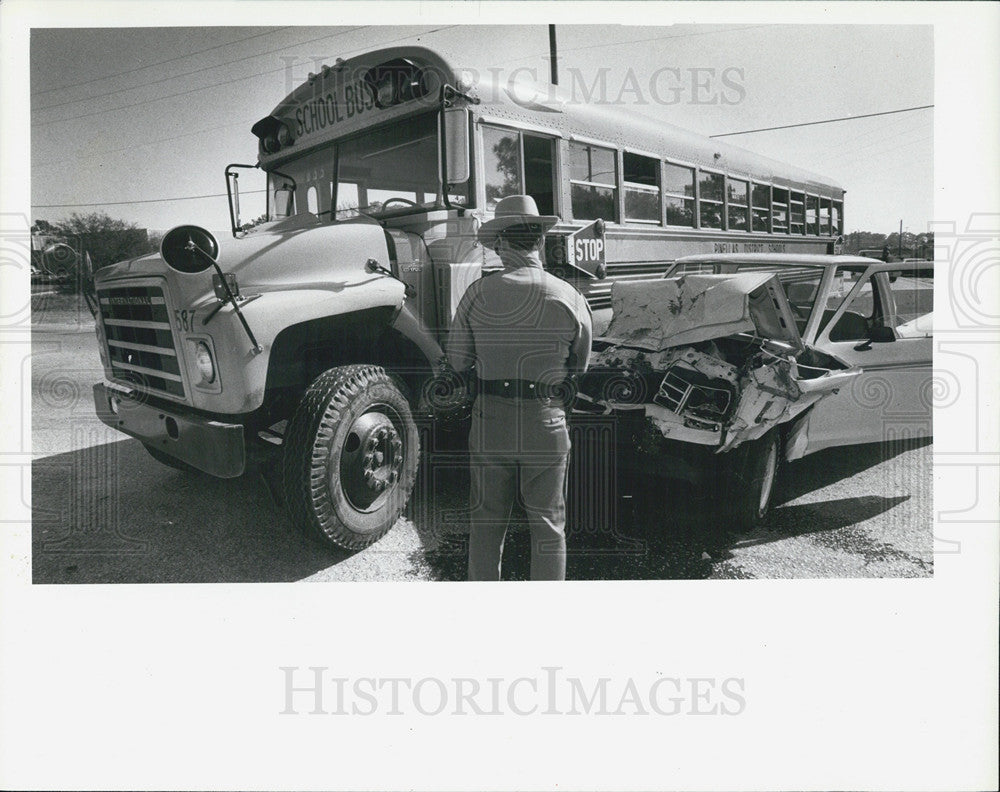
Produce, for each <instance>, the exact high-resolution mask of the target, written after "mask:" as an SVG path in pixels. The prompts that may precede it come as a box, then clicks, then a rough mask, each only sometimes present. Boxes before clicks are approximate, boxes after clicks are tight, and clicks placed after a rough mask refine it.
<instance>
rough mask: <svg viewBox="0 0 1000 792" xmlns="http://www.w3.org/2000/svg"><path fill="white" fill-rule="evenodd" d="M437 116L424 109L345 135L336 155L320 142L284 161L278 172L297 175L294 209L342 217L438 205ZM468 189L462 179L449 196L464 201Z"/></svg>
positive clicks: (456, 202)
mask: <svg viewBox="0 0 1000 792" xmlns="http://www.w3.org/2000/svg"><path fill="white" fill-rule="evenodd" d="M437 119H438V115H437V113H425V114H423V115H420V116H417V117H415V118H409V119H405V120H403V121H398V122H395V123H393V124H391V125H388V126H384V127H381V128H377V129H373V130H370V131H367V132H365V133H363V134H361V135H357V136H355V137H352V138H349V139H347V140H343V141H341V142H339V143H338V144H336V155H335V154H334V147H324V148H322V149H317V150H315V151H312V152H310V153H309V154H306V155H305V156H303V157H301V158H299V159H297V160H294V161H292V162H287V163H285V164H284V165H282V166H281V171H282V173H286V174H288V175H289V176H290V177H291V178H292V179H294V180H295V209H294V211H295V212H296V213H300V214H301V213H305V212H308V213H310V214H314V215H317V216H319V217H320V218H322V219H324V220H325V219H328V218H330V217H331V216H332V217H333V218H334V219H337V220H346V219H349V218H351V217H355V216H357V215H359V214H365V215H370V214H379V213H381V212H382V211H383V209H384V211H387V212H389V211H392V212H395V211H399V210H404V211H405V210H406V209H408V208H409V209H412V208H413V207H419V208H422V209H426V208H430V207H434V206H436V205H438V204H439V203H440V199H439V195H438V193H439V183H440V176H439V174H440V166H439V164H438V123H437ZM335 163H336V165H335ZM335 168H336V170H337V173H336V174H335V173H334V170H335ZM335 176H336V184H334V180H335ZM279 181H280V180H279ZM273 186H274V185H272V189H273ZM467 194H468V193H467V186H466V185H461V186H458V187H453V188H452V189H451V190H450V191H449V199H450V201H451V203H452V205H456V206H466V205H468V201H467ZM334 196H336V202H337V205H336V206H335V207H333V206H331V203H332V200H333V197H334ZM272 219H274V218H272Z"/></svg>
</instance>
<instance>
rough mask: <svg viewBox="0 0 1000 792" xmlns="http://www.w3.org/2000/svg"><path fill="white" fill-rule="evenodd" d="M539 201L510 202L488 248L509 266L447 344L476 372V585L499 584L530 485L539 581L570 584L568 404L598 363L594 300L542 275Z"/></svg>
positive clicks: (486, 234) (457, 361)
mask: <svg viewBox="0 0 1000 792" xmlns="http://www.w3.org/2000/svg"><path fill="white" fill-rule="evenodd" d="M558 219H559V218H557V217H552V216H539V214H538V207H537V206H536V205H535V201H534V199H533V198H531V197H530V196H527V195H513V196H508V197H507V198H504V199H503V200H501V201H500V202H499V203H498V204H497V207H496V212H495V215H494V218H493V219H492V220H490V221H489V222H487V223H484V224H483V225H482V227H481V228H480V229H479V241H480V242H481V243H482V244H483V245H484V246H485V247H488V248H492V249H493V250H495V251H496V252H497V255H499V257H500V261H501V262H502V264H503V270H500V271H497V272H495V273H492V274H489V275H486V276H484V277H483V278H481V279H480V280H478V281H476V282H475V283H473V284H472V285H471V286H470V287H469V289H468V290H467V291H466V293H465V295H464V296H463V297H462V300H461V302H460V303H459V306H458V309H457V311H456V313H455V319H454V321H453V323H452V327H451V332H450V334H449V338H448V345H447V351H448V360H449V362H450V363H451V365H452V366H453V367H454V368H455V370H456V371H459V372H464V371H468V370H469V369H470V368H473V367H474V368H475V375H476V377H477V378H478V395H477V398H476V403H475V406H474V407H473V416H472V429H471V432H470V435H469V448H470V451H471V474H472V482H471V495H470V499H471V500H470V507H471V523H472V524H471V533H470V537H469V579H470V580H499V579H500V562H501V556H502V554H503V543H504V537H505V536H506V533H507V522H508V520H509V519H510V515H511V511H512V509H513V506H514V501H515V498H516V495H517V492H518V489H520V493H521V500H522V503H523V504H524V507H525V511H526V512H527V516H528V525H529V527H530V529H531V579H532V580H565V578H566V469H567V466H568V463H569V450H570V441H569V431H568V429H567V427H566V405H567V404H568V403H569V402H570V401H571V400H572V392H573V385H572V379H573V377H574V376H575V375H578V374H582V373H583V372H584V371H585V370H586V368H587V363H588V360H589V358H590V343H591V335H592V322H591V315H590V308H589V307H588V306H587V301H586V300H585V299H584V297H583V295H582V294H580V293H579V292H578V291H577V290H576V289H574V288H573V287H572V286H570V285H569V284H568V283H566V282H565V281H562V280H560V279H559V278H556V277H555V276H554V275H550V274H549V273H547V272H545V270H544V269H543V268H542V260H541V256H540V253H539V251H540V250H541V247H542V240H543V238H544V235H545V232H546V231H547V230H548V229H549V228H551V227H552V226H553V225H555V223H556V222H557V221H558Z"/></svg>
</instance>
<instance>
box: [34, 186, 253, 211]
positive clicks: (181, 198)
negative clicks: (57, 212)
mask: <svg viewBox="0 0 1000 792" xmlns="http://www.w3.org/2000/svg"><path fill="white" fill-rule="evenodd" d="M262 192H267V190H243V191H242V192H241V193H240V195H249V194H252V193H262ZM225 197H226V193H214V194H212V195H181V196H179V197H177V198H149V199H147V200H145V201H102V202H100V203H83V204H73V203H68V204H32V205H31V208H32V209H68V208H73V207H76V208H81V209H82V208H87V207H93V206H131V205H132V204H149V203H168V202H170V201H197V200H200V199H202V198H225Z"/></svg>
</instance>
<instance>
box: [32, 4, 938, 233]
mask: <svg viewBox="0 0 1000 792" xmlns="http://www.w3.org/2000/svg"><path fill="white" fill-rule="evenodd" d="M557 41H558V49H559V55H560V73H561V77H562V79H561V83H562V84H563V86H565V87H569V86H570V85H571V83H572V80H574V79H577V80H580V81H583V83H585V84H587V85H591V84H592V83H593V82H594V80H595V79H597V78H599V77H601V76H602V75H603V79H604V80H605V81H606V83H605V84H606V85H607V90H606V93H605V94H604V95H605V97H606V101H613V102H616V103H619V104H621V106H623V107H626V108H628V109H631V110H633V111H635V112H639V113H643V114H645V115H648V116H650V117H652V118H655V119H659V120H663V121H666V122H669V123H672V124H675V125H678V126H681V127H685V128H687V129H691V130H694V131H696V132H699V133H702V134H706V135H717V134H724V133H729V132H740V131H744V130H755V129H760V128H764V127H774V126H785V125H791V124H802V123H807V122H815V121H825V120H828V119H835V118H842V117H847V116H861V115H868V114H873V113H885V112H887V111H893V110H900V109H904V108H911V107H921V106H925V105H932V104H933V103H934V74H933V62H934V41H933V30H932V28H931V27H930V26H926V25H909V26H906V25H892V26H888V25H853V26H847V25H844V26H831V25H823V26H819V25H773V24H772V25H765V24H738V25H704V24H699V25H672V26H664V27H642V26H616V25H561V24H560V25H557ZM405 43H420V44H423V45H426V46H429V47H431V48H434V47H440V48H442V49H443V50H446V51H447V52H449V53H451V54H452V56H453V58H454V61H455V62H456V63H457V64H458V65H459V66H461V67H468V68H474V69H479V70H483V69H485V68H500V69H502V70H504V72H503V73H505V74H509V73H511V72H513V71H514V70H515V69H522V72H521V73H520V74H521V75H522V76H523V74H524V71H523V70H527V72H528V73H529V74H530V73H531V72H532V71H534V73H536V74H537V75H538V76H539V78H541V79H543V80H545V79H547V75H548V60H547V59H548V30H547V27H546V25H543V24H536V25H530V26H527V25H522V26H500V25H491V26H485V25H456V24H447V23H440V24H426V25H419V26H399V27H390V26H374V25H368V26H363V25H353V26H350V27H302V26H286V27H276V26H272V27H239V28H237V27H203V28H197V27H189V28H183V27H174V28H113V29H112V28H103V29H102V28H93V29H80V28H63V29H52V28H34V29H33V30H32V31H31V39H30V94H31V99H30V105H31V203H32V220H37V219H45V220H49V221H50V222H52V221H57V220H59V219H61V218H64V217H67V216H68V215H69V214H70V213H72V212H74V211H75V212H80V213H88V212H95V211H99V212H107V213H108V214H110V215H112V216H113V217H117V218H122V219H125V220H128V221H131V222H135V223H137V224H138V225H139V226H142V227H145V228H149V229H151V230H165V229H168V228H171V227H173V226H175V225H179V224H182V223H192V222H194V223H199V224H202V225H205V226H206V227H208V228H210V229H211V230H213V231H215V232H216V233H222V234H225V233H226V232H227V230H228V222H229V220H228V208H227V203H226V198H225V197H224V193H225V181H224V178H223V170H224V168H225V166H226V165H227V164H229V163H231V162H249V163H253V162H255V161H256V138H254V137H253V136H252V135H251V134H250V126H251V125H252V124H253V123H254V121H256V120H257V119H259V118H261V117H263V116H265V115H267V114H268V113H269V112H270V110H271V109H272V108H273V107H274V105H276V104H277V103H278V101H279V100H280V99H281V98H282V97H283V96H284V95H285V94H286V93H288V92H289V91H290V90H291V89H292V88H293V87H295V85H297V84H298V83H300V82H301V81H302V80H304V79H305V78H306V76H307V74H308V73H309V72H310V71H315V70H316V69H317V64H319V63H323V62H327V63H332V62H333V61H334V60H335V59H336V58H338V57H345V58H347V57H350V56H351V55H354V54H358V53H360V52H363V51H365V50H368V49H372V48H377V47H380V46H386V45H389V44H394V45H399V44H405ZM665 69H674V70H677V71H673V72H671V71H664V70H665ZM678 75H679V79H678ZM698 85H700V86H701V87H697V86H698ZM933 113H934V111H933V109H925V110H915V111H910V112H903V113H896V114H892V115H881V116H877V117H873V118H860V119H859V118H852V119H851V120H847V121H839V122H834V123H825V124H815V125H811V126H799V127H794V128H791V129H781V130H774V131H768V132H757V133H755V134H741V135H735V136H729V137H726V138H724V140H726V142H728V143H732V144H735V145H738V146H742V147H744V148H747V149H750V150H752V151H756V152H758V153H761V154H765V155H768V156H772V157H775V158H776V159H779V160H782V161H784V162H788V163H791V164H794V165H797V166H799V167H803V168H806V169H808V170H811V171H814V172H816V173H819V174H822V175H823V176H827V177H830V178H831V179H833V180H834V181H836V182H838V183H840V184H841V185H843V186H844V187H845V188H846V189H847V196H846V199H845V219H846V223H845V230H847V231H853V230H866V231H880V232H883V233H889V232H891V231H894V230H897V229H898V227H899V223H900V220H902V222H903V227H904V229H906V230H909V231H911V232H914V233H918V232H920V231H924V230H926V229H927V226H928V223H929V221H930V220H931V219H932V216H933V178H934V173H933V134H932V133H933ZM220 194H222V197H219V195H220ZM191 196H215V197H207V198H197V197H191ZM164 198H183V200H171V201H161V200H159V199H164Z"/></svg>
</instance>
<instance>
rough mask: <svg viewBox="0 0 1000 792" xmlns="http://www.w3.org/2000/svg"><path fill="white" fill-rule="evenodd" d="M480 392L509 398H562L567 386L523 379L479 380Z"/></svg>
mask: <svg viewBox="0 0 1000 792" xmlns="http://www.w3.org/2000/svg"><path fill="white" fill-rule="evenodd" d="M479 392H480V393H486V394H489V395H490V396H503V397H504V398H507V399H562V398H564V397H565V396H566V389H565V387H560V386H559V385H549V384H546V383H544V382H532V381H531V380H521V379H495V380H479Z"/></svg>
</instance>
